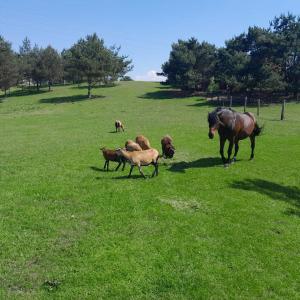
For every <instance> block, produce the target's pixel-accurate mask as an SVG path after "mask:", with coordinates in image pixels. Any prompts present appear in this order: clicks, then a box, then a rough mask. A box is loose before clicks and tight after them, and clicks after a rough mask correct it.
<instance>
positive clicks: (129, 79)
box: [120, 76, 133, 81]
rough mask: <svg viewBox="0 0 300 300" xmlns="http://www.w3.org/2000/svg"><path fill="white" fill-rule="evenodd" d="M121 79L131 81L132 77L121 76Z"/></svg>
mask: <svg viewBox="0 0 300 300" xmlns="http://www.w3.org/2000/svg"><path fill="white" fill-rule="evenodd" d="M120 80H121V81H133V79H132V78H131V77H130V76H123V77H121V79H120Z"/></svg>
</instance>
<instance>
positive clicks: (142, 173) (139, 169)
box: [138, 166, 146, 178]
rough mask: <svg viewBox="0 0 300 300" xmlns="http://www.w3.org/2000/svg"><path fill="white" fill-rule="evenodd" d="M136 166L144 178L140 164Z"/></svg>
mask: <svg viewBox="0 0 300 300" xmlns="http://www.w3.org/2000/svg"><path fill="white" fill-rule="evenodd" d="M138 167H139V171H140V173H141V174H142V176H143V177H144V178H146V176H145V174H144V173H143V171H142V168H141V166H138Z"/></svg>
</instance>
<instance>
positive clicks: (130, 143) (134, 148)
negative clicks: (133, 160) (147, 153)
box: [125, 140, 142, 152]
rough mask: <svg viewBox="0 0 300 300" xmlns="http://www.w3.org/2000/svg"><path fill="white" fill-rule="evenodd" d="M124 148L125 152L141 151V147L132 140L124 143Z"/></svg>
mask: <svg viewBox="0 0 300 300" xmlns="http://www.w3.org/2000/svg"><path fill="white" fill-rule="evenodd" d="M125 148H126V150H127V151H131V152H132V151H142V148H141V146H140V145H139V144H137V143H135V142H134V141H132V140H128V141H126V143H125Z"/></svg>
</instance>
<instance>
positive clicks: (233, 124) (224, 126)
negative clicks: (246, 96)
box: [208, 107, 262, 164]
mask: <svg viewBox="0 0 300 300" xmlns="http://www.w3.org/2000/svg"><path fill="white" fill-rule="evenodd" d="M208 124H209V133H208V136H209V138H210V139H212V138H213V137H214V135H215V132H216V131H218V133H219V137H220V154H221V157H222V160H223V163H224V164H226V163H227V164H230V163H231V159H230V157H231V154H232V148H233V145H235V149H234V150H235V151H234V156H233V161H235V160H236V156H237V153H238V151H239V141H240V140H243V139H245V138H247V137H249V138H250V141H251V156H250V159H253V158H254V148H255V137H256V136H258V135H259V134H260V133H261V130H262V128H261V127H259V126H258V124H257V122H256V120H255V117H254V115H253V114H252V113H250V112H246V113H239V112H236V111H234V110H232V109H228V108H221V107H218V108H217V109H215V110H214V111H212V112H211V113H209V114H208ZM226 140H228V141H229V147H228V158H227V160H226V159H225V156H224V145H225V142H226Z"/></svg>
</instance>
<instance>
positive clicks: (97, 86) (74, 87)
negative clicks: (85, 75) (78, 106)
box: [72, 83, 118, 90]
mask: <svg viewBox="0 0 300 300" xmlns="http://www.w3.org/2000/svg"><path fill="white" fill-rule="evenodd" d="M115 86H118V84H116V83H112V84H105V85H96V86H93V88H92V90H94V89H104V88H111V87H115ZM72 89H77V90H87V89H88V86H87V85H79V86H78V85H77V86H73V87H72Z"/></svg>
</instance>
